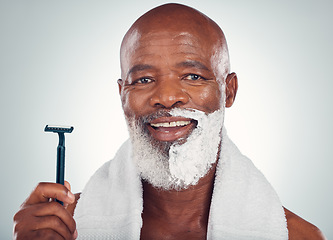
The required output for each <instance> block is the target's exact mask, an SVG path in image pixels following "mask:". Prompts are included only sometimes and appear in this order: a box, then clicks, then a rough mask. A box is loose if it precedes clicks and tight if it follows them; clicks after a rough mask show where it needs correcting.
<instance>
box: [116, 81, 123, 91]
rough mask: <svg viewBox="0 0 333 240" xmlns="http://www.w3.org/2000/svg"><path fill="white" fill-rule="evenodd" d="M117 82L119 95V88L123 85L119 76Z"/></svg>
mask: <svg viewBox="0 0 333 240" xmlns="http://www.w3.org/2000/svg"><path fill="white" fill-rule="evenodd" d="M117 83H118V89H119V95H120V94H121V89H122V87H123V80H122V79H120V78H119V79H118V81H117Z"/></svg>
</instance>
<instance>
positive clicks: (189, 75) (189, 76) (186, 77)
mask: <svg viewBox="0 0 333 240" xmlns="http://www.w3.org/2000/svg"><path fill="white" fill-rule="evenodd" d="M184 79H186V80H192V81H197V80H206V79H205V78H204V77H201V76H200V75H197V74H188V75H187V76H185V78H184Z"/></svg>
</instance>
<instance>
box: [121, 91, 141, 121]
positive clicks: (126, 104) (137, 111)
mask: <svg viewBox="0 0 333 240" xmlns="http://www.w3.org/2000/svg"><path fill="white" fill-rule="evenodd" d="M121 102H122V106H123V110H124V113H125V116H126V117H135V116H141V115H143V114H144V110H145V105H146V104H147V99H146V97H145V96H144V95H142V94H136V93H135V92H134V91H133V92H132V91H124V92H123V93H122V95H121Z"/></svg>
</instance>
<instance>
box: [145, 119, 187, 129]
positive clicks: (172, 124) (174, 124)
mask: <svg viewBox="0 0 333 240" xmlns="http://www.w3.org/2000/svg"><path fill="white" fill-rule="evenodd" d="M190 123H191V121H175V122H163V123H151V124H150V125H151V126H152V127H154V128H158V127H165V128H169V127H183V126H186V125H189V124H190Z"/></svg>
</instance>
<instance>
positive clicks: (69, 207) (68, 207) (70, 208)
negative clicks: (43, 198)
mask: <svg viewBox="0 0 333 240" xmlns="http://www.w3.org/2000/svg"><path fill="white" fill-rule="evenodd" d="M74 195H75V201H74V203H72V204H70V205H68V206H67V211H68V212H69V213H70V214H71V215H72V216H73V215H74V211H75V208H76V204H77V201H78V200H79V199H80V196H81V193H75V194H74Z"/></svg>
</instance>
